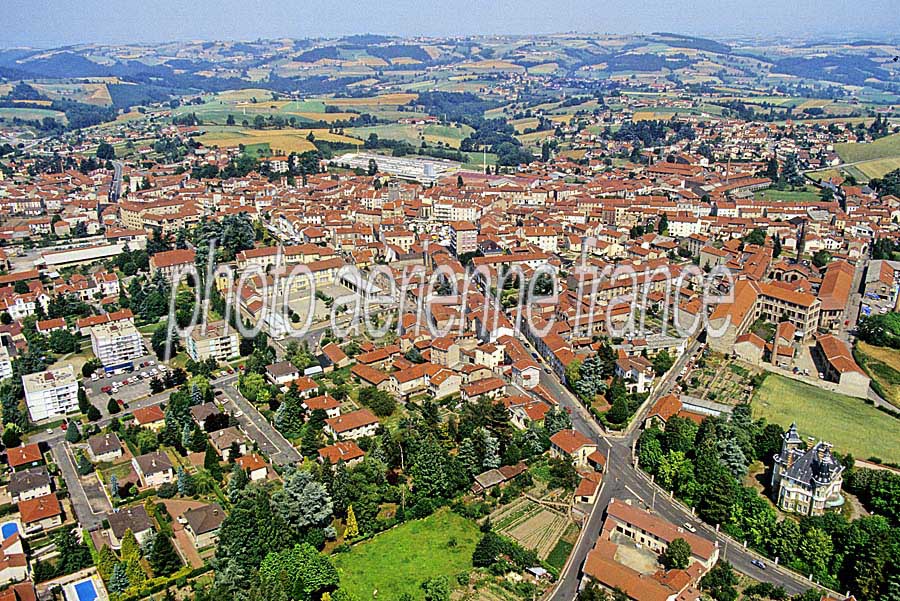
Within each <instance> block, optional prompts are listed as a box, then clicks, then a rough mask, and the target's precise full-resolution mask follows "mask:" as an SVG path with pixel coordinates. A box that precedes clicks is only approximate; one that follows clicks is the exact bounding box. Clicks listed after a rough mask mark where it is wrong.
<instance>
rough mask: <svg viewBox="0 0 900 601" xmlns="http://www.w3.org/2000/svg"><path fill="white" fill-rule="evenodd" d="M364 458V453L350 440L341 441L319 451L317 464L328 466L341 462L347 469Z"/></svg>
mask: <svg viewBox="0 0 900 601" xmlns="http://www.w3.org/2000/svg"><path fill="white" fill-rule="evenodd" d="M365 456H366V453H365V451H363V450H362V449H361V448H359V445H358V444H356V442H354V441H352V440H342V441H339V442H336V443H334V444H332V445H328V446H327V447H322V448H321V449H319V462H321V463H327V464H328V465H337V464H338V462H340V461H343V462H344V463H345V464H346V465H347V466H348V467H349V466H351V465H355V464H357V463H360V462H361V461H362V460H363V458H364V457H365Z"/></svg>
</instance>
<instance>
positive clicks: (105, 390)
mask: <svg viewBox="0 0 900 601" xmlns="http://www.w3.org/2000/svg"><path fill="white" fill-rule="evenodd" d="M100 392H106V393H110V392H112V386H104V387H103V388H101V389H100Z"/></svg>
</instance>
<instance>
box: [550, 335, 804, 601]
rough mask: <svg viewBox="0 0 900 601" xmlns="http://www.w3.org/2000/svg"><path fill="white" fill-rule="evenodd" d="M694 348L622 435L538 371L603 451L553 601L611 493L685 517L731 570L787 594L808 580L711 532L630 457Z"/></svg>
mask: <svg viewBox="0 0 900 601" xmlns="http://www.w3.org/2000/svg"><path fill="white" fill-rule="evenodd" d="M697 351H699V345H698V344H697V343H696V342H692V343H691V344H690V345H689V346H688V349H687V352H685V353H684V354H683V355H682V356H681V357H679V359H678V360H677V361H676V362H675V365H674V366H673V367H672V369H671V370H669V372H668V373H667V374H666V376H664V377H663V379H662V380H661V381H660V383H659V384H657V387H656V388H655V390H654V392H653V394H652V395H651V396H650V398H649V399H648V402H647V403H646V404H645V405H644V407H643V408H642V409H641V410H640V411H639V412H638V414H637V415H636V416H635V418H634V420H633V422H632V426H631V428H630V429H629V430H627V431H626V433H625V434H624V435H614V434H606V433H604V431H603V428H602V427H601V426H600V425H599V424H598V423H597V422H596V421H595V420H594V419H593V418H592V417H591V416H590V414H588V413H587V411H585V410H584V408H583V407H582V406H581V404H580V403H579V402H578V401H577V400H576V399H575V398H574V397H573V396H572V394H571V393H569V391H568V390H566V389H565V388H564V387H563V386H562V384H561V383H560V382H559V381H558V380H557V379H556V378H555V377H554V376H552V375H548V374H546V373H542V374H541V383H542V384H543V385H544V386H545V387H547V388H548V389H549V390H550V391H551V393H552V394H553V395H554V396H555V397H556V398H557V399H558V400H559V402H560V404H561V405H562V406H563V407H564V408H566V409H568V410H569V413H570V415H571V417H572V424H573V427H575V428H576V429H577V430H579V431H580V432H582V433H583V434H585V435H587V436H588V437H590V438H591V439H593V440H597V441H598V444H599V447H600V451H601V452H603V453H605V454H606V455H607V465H606V472H605V474H604V477H603V485H602V487H601V489H600V493H599V494H598V495H597V501H596V503H595V504H594V507H593V509H592V510H591V513H590V514H589V517H588V519H587V522H586V524H585V526H584V527H583V528H582V532H581V535H580V537H579V539H578V541H577V543H576V545H575V548H574V549H573V550H572V554H571V556H570V557H569V562H568V563H567V564H566V567H565V569H564V570H563V572H562V574H561V576H560V580H559V582H558V585H557V588H556V589H555V590H554V591H553V594H552V595H551V597H550V598H551V599H552V600H553V601H571V600H572V599H574V598H575V596H576V595H577V593H578V586H579V584H580V579H581V568H582V566H583V565H584V560H585V558H586V557H587V554H588V552H590V550H591V548H593V546H594V543H595V542H596V541H597V538H598V537H599V535H600V531H601V529H602V525H603V517H604V514H605V510H606V507H607V506H608V505H609V503H610V501H611V500H612V499H622V500H627V499H630V500H632V501H633V502H635V503H637V504H639V505H640V506H643V507H644V508H646V509H649V510H651V511H653V512H654V513H656V514H657V515H659V516H660V517H662V518H664V519H666V520H668V521H669V522H671V523H673V524H678V525H682V524H685V523H691V524H692V525H694V526H695V527H696V528H697V530H698V534H701V535H703V536H705V537H706V538H707V539H709V540H717V541H718V542H719V546H720V548H721V551H720V556H721V557H722V558H723V559H727V560H728V561H729V562H731V564H732V565H733V566H734V568H735V569H736V570H737V571H739V572H741V573H743V574H746V575H747V576H750V577H751V578H754V579H756V580H760V581H765V582H771V583H772V584H775V585H779V586H782V587H784V589H785V590H786V591H787V592H788V594H791V595H794V594H798V593H801V592H803V591H805V590H806V589H808V588H810V587H811V586H813V585H812V583H810V582H809V581H807V580H806V579H805V578H803V577H802V576H800V575H798V574H795V573H794V572H790V571H788V570H784V569H782V568H780V567H777V566H774V565H772V563H771V562H770V561H769V560H767V559H764V558H762V557H761V556H759V555H757V554H756V553H754V552H752V551H750V550H747V549H744V548H743V546H742V545H739V544H736V543H735V542H734V541H732V540H730V539H729V538H727V537H725V536H724V535H722V534H720V533H717V532H716V530H715V528H713V527H710V526H708V525H706V524H704V523H703V522H701V521H700V520H699V519H697V518H696V517H695V516H693V515H692V513H691V512H690V510H688V509H687V508H686V507H685V506H683V505H682V504H681V503H679V502H678V501H677V500H675V499H673V498H671V497H670V495H669V494H668V493H667V492H665V491H663V490H662V489H660V488H659V487H658V486H656V485H654V484H653V483H652V482H651V481H650V479H649V478H648V477H647V476H646V475H645V474H644V473H643V472H641V471H640V470H638V469H637V468H636V467H635V466H634V465H633V463H632V461H633V459H632V447H633V445H634V444H635V443H636V441H637V439H638V436H639V435H640V428H639V427H638V425H639V424H641V423H642V422H643V418H644V417H645V415H646V412H647V411H648V410H649V407H651V406H652V403H653V402H655V401H656V399H658V398H659V397H661V396H663V395H665V394H668V393H669V392H671V390H672V389H673V387H674V386H675V383H676V380H677V377H678V374H679V373H680V372H681V370H682V368H684V366H685V365H687V364H688V362H690V361H691V360H692V359H693V357H694V355H695V354H696V353H697ZM753 560H762V561H763V563H764V564H765V565H766V566H767V568H766V569H760V568H758V567H756V566H755V565H753V564H752V561H753Z"/></svg>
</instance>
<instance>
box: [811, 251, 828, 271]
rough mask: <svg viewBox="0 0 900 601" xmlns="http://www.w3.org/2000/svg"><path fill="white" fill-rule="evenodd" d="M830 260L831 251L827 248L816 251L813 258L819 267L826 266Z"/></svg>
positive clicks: (814, 263)
mask: <svg viewBox="0 0 900 601" xmlns="http://www.w3.org/2000/svg"><path fill="white" fill-rule="evenodd" d="M830 261H831V253H830V252H828V251H827V250H825V249H822V250H819V251H816V253H815V254H814V255H813V258H812V262H813V265H815V266H816V267H819V268H822V267H825V266H826V265H828V263H829V262H830Z"/></svg>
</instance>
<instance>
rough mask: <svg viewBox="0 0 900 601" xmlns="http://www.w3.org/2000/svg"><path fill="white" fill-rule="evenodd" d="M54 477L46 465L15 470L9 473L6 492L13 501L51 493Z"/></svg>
mask: <svg viewBox="0 0 900 601" xmlns="http://www.w3.org/2000/svg"><path fill="white" fill-rule="evenodd" d="M51 484H52V479H51V478H50V474H48V473H47V468H45V467H44V466H40V467H32V468H28V469H24V470H19V471H15V472H13V473H12V474H10V475H9V484H8V485H7V487H6V492H7V493H9V496H10V499H11V500H12V502H13V503H18V502H19V501H28V500H29V499H36V498H37V497H44V496H47V495H49V494H50V493H51V492H52V490H51Z"/></svg>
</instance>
